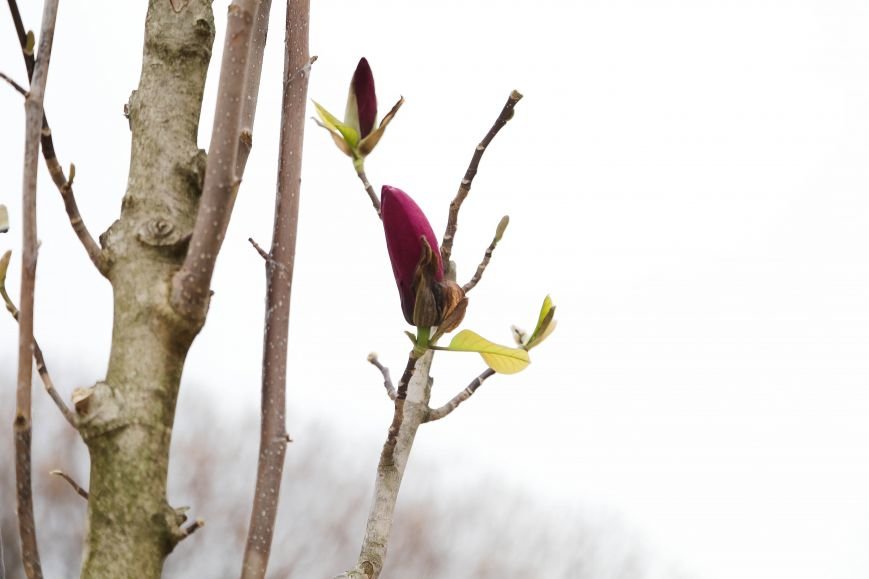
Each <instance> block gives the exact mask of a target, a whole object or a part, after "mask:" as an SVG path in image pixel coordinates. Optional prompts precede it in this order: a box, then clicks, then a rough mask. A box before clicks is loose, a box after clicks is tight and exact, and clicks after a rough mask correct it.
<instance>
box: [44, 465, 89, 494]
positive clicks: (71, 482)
mask: <svg viewBox="0 0 869 579" xmlns="http://www.w3.org/2000/svg"><path fill="white" fill-rule="evenodd" d="M48 474H51V475H54V476H59V477H60V478H62V479H63V480H65V481H66V482H68V483H69V486H71V487H72V490H74V491H75V492H76V494H78V496H80V497H81V498H83V499H84V500H88V497H89V496H90V495H89V494H88V492H87V491H86V490H84V489H83V488H81V486H79V484H78V483H77V482H75V481H74V480H73V479H72V477H71V476H69V475H68V474H66V473H65V472H63V471H62V470H53V471H51V472H49V473H48Z"/></svg>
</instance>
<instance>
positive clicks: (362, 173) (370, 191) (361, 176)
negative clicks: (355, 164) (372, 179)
mask: <svg viewBox="0 0 869 579" xmlns="http://www.w3.org/2000/svg"><path fill="white" fill-rule="evenodd" d="M356 174H357V175H359V180H360V181H362V186H363V187H365V192H366V193H368V198H369V199H371V204H372V205H374V210H375V211H377V217H378V218H379V219H382V217H381V216H380V199H378V198H377V193H375V192H374V187H372V186H371V183H369V182H368V176H367V175H366V174H365V170H364V169H361V168H360V169H359V171H358V172H357V173H356Z"/></svg>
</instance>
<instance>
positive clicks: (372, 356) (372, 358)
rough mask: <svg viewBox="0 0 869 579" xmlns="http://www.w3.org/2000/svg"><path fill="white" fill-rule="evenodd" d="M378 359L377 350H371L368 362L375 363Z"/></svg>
mask: <svg viewBox="0 0 869 579" xmlns="http://www.w3.org/2000/svg"><path fill="white" fill-rule="evenodd" d="M376 361H377V352H371V353H370V354H368V362H369V363H371V364H373V363H375V362H376Z"/></svg>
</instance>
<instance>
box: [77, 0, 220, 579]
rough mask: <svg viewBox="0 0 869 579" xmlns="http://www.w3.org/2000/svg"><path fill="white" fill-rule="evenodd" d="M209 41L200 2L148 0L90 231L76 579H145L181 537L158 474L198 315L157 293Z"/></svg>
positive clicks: (176, 227) (195, 196)
mask: <svg viewBox="0 0 869 579" xmlns="http://www.w3.org/2000/svg"><path fill="white" fill-rule="evenodd" d="M176 7H177V8H176ZM213 40H214V21H213V16H212V11H211V2H210V1H209V0H173V1H170V0H150V2H149V6H148V13H147V20H146V26H145V47H144V56H143V63H142V74H141V78H140V81H139V87H138V89H137V90H136V91H134V92H133V94H132V96H131V97H130V102H129V119H130V128H131V131H132V152H131V160H130V172H129V178H128V183H127V191H126V194H125V195H124V200H123V205H122V208H121V217H120V219H119V220H118V221H116V222H115V223H114V224H112V226H111V227H110V228H109V230H108V231H107V232H106V233H105V234H103V236H102V237H101V240H100V241H101V243H102V244H103V247H104V248H105V252H106V256H107V261H108V263H109V270H108V278H109V280H110V282H111V284H112V288H113V290H114V326H113V334H112V348H111V355H110V358H109V366H108V371H107V374H106V378H105V381H104V382H99V383H97V384H96V385H95V386H93V387H91V388H89V389H87V390H86V391H80V392H77V393H76V395H75V396H74V397H75V401H76V411H77V412H78V414H79V419H80V431H81V434H82V437H83V439H84V441H85V443H86V444H87V446H88V449H89V451H90V457H91V476H90V499H89V501H88V516H87V538H86V544H85V555H84V562H83V569H82V577H85V578H107V577H112V578H118V579H122V578H128V577H129V578H133V577H135V578H137V579H149V578H154V579H157V578H159V577H160V575H161V572H162V567H163V561H164V559H165V558H166V556H167V555H168V554H169V553H170V552H171V551H172V549H173V547H174V546H175V544H176V543H177V542H178V540H179V539H180V538H181V537H182V536H183V534H182V531H181V529H180V524H181V523H182V522H183V520H184V517H183V515H181V514H178V513H176V511H175V510H174V509H172V508H171V507H170V506H169V504H168V502H167V499H166V480H167V474H168V463H169V445H170V440H171V434H172V422H173V418H174V413H175V403H176V400H177V395H178V387H179V383H180V379H181V372H182V369H183V366H184V360H185V358H186V356H187V351H188V349H189V347H190V344H191V342H192V340H193V338H194V336H195V335H196V334H197V333H198V331H199V329H200V327H201V323H198V322H194V321H191V320H190V319H186V318H183V317H181V316H179V315H177V314H176V313H175V311H174V310H173V309H172V307H171V306H170V303H169V298H170V287H171V281H172V276H173V274H174V273H175V272H176V271H177V270H178V268H179V267H180V265H181V263H182V261H183V259H184V255H185V252H186V249H187V243H188V241H189V239H190V232H191V230H192V228H193V223H194V220H195V217H196V210H197V205H198V201H199V196H200V194H201V190H202V179H203V174H204V170H205V153H204V151H201V150H200V149H199V148H198V146H197V142H196V138H197V131H198V127H199V115H200V108H201V103H202V95H203V89H204V85H205V76H206V72H207V69H208V63H209V60H210V58H211V49H212V42H213Z"/></svg>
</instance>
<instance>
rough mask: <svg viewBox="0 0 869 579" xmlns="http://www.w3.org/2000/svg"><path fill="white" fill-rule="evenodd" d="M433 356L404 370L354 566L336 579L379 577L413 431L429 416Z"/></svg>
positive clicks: (415, 360)
mask: <svg viewBox="0 0 869 579" xmlns="http://www.w3.org/2000/svg"><path fill="white" fill-rule="evenodd" d="M433 354H434V352H433V351H431V350H429V351H428V352H426V353H425V354H423V355H422V357H421V358H419V359H414V358H413V357H411V358H410V360H411V363H410V371H409V372H408V371H407V370H406V371H405V374H406V375H410V376H411V378H410V381H409V383H405V384H404V385H403V390H404V392H405V397H402V396H401V390H402V384H401V383H400V384H399V395H398V398H397V399H396V401H395V413H396V417H395V419H394V420H393V423H392V425H391V426H390V428H389V434H388V438H387V442H386V444H384V445H383V450H382V452H381V454H380V462H379V463H378V465H377V477H376V479H375V483H374V497H373V500H372V504H371V510H370V511H369V513H368V521H367V522H366V525H365V538H364V539H363V541H362V549H361V550H360V553H359V558H358V560H357V562H356V567H355V568H354V569H352V570H350V571H347V572H346V573H344V574H342V575H339V576H338V577H336V579H338V578H342V579H351V578H352V579H357V578H358V579H377V578H378V577H379V576H380V572H381V571H382V569H383V562H384V560H385V559H386V548H387V545H388V544H389V535H390V533H391V531H392V520H393V515H394V513H395V504H396V502H397V500H398V491H399V489H400V488H401V479H402V477H403V476H404V471H405V468H406V467H407V461H408V459H409V457H410V451H411V449H412V447H413V441H414V439H415V438H416V432H417V430H418V429H419V425H420V424H422V423H423V422H424V420H425V416H426V414H427V413H428V401H429V399H430V398H431V378H429V371H430V369H431V362H432V356H433Z"/></svg>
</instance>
